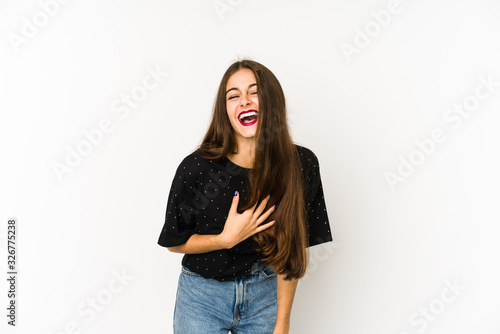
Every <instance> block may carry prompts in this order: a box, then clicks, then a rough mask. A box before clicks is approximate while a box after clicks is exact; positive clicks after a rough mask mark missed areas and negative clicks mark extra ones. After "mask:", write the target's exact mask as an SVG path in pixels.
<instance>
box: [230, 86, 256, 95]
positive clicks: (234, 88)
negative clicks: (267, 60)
mask: <svg viewBox="0 0 500 334" xmlns="http://www.w3.org/2000/svg"><path fill="white" fill-rule="evenodd" d="M253 86H257V84H256V83H253V84H251V85H249V86H248V89H250V88H252V87H253ZM232 90H238V88H236V87H233V88H229V89H228V90H227V92H226V95H227V93H229V92H230V91H232Z"/></svg>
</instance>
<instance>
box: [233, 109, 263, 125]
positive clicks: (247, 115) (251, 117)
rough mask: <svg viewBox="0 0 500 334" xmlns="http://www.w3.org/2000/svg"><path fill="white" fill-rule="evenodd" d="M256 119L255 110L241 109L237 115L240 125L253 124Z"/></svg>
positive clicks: (257, 114) (256, 113)
mask: <svg viewBox="0 0 500 334" xmlns="http://www.w3.org/2000/svg"><path fill="white" fill-rule="evenodd" d="M258 119H259V113H258V111H257V110H247V111H243V112H242V113H241V114H240V115H239V116H238V121H240V123H241V125H243V126H250V125H253V124H255V123H257V120H258Z"/></svg>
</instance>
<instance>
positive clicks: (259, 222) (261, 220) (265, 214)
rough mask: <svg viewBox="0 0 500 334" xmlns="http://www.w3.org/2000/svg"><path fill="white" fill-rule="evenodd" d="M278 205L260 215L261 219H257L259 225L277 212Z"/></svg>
mask: <svg viewBox="0 0 500 334" xmlns="http://www.w3.org/2000/svg"><path fill="white" fill-rule="evenodd" d="M276 207H277V205H273V206H272V207H270V208H269V209H268V210H267V211H266V212H264V213H263V214H261V215H260V217H259V219H257V223H258V224H261V223H262V222H263V221H265V220H266V219H267V217H269V216H270V215H271V214H272V213H273V212H274V211H275V210H276Z"/></svg>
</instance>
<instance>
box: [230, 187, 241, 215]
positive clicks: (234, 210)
mask: <svg viewBox="0 0 500 334" xmlns="http://www.w3.org/2000/svg"><path fill="white" fill-rule="evenodd" d="M239 200H240V194H239V192H238V191H235V192H234V196H233V202H232V203H231V208H230V209H229V214H232V215H235V214H237V213H238V212H237V209H238V202H239Z"/></svg>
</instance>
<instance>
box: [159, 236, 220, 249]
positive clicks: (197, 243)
mask: <svg viewBox="0 0 500 334" xmlns="http://www.w3.org/2000/svg"><path fill="white" fill-rule="evenodd" d="M219 236H220V234H193V235H192V236H191V237H190V238H189V239H188V241H186V242H185V243H184V244H182V245H179V246H174V247H168V250H169V251H171V252H175V253H184V254H200V253H207V252H211V251H215V250H219V249H224V248H226V245H225V243H224V242H223V241H222V240H221V239H220V237H219Z"/></svg>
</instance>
